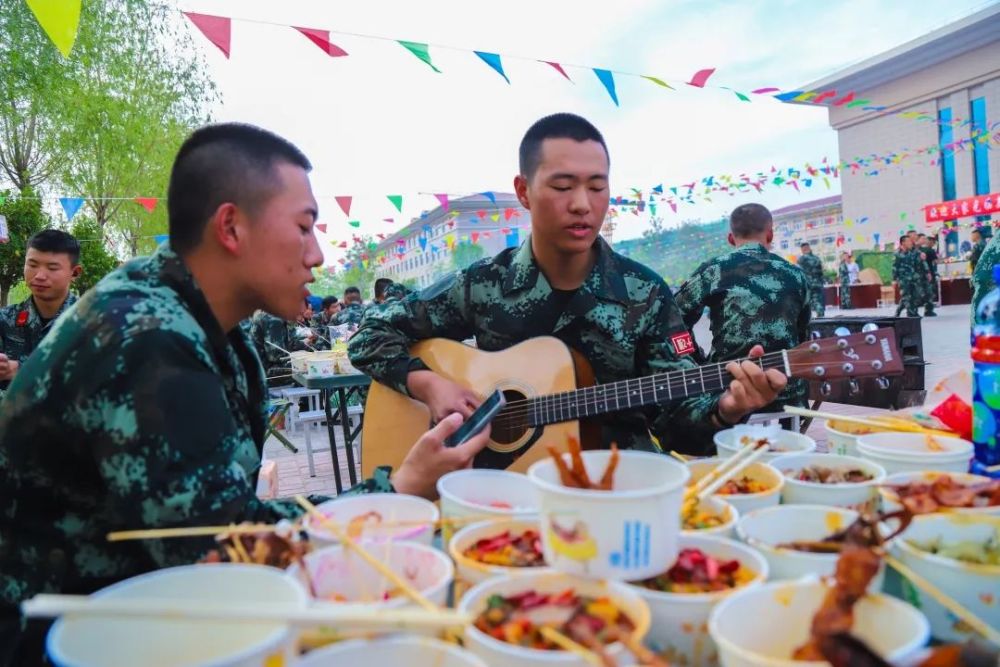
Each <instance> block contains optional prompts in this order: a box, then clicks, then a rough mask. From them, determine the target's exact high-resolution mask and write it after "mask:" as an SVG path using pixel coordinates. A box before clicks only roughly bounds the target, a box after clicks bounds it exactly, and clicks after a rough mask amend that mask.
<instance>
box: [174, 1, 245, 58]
mask: <svg viewBox="0 0 1000 667" xmlns="http://www.w3.org/2000/svg"><path fill="white" fill-rule="evenodd" d="M184 16H186V17H188V18H189V19H191V23H193V24H194V25H195V27H196V28H198V30H201V34H203V35H205V37H207V38H208V41H210V42H212V44H215V45H216V46H217V47H219V50H220V51H222V53H223V54H225V56H226V58H228V57H229V40H230V36H231V35H232V27H233V22H232V19H230V18H228V17H225V16H212V15H210V14H196V13H194V12H184Z"/></svg>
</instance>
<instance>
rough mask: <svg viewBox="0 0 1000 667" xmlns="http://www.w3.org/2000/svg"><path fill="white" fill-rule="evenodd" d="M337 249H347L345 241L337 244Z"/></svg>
mask: <svg viewBox="0 0 1000 667" xmlns="http://www.w3.org/2000/svg"><path fill="white" fill-rule="evenodd" d="M337 247H338V248H346V247H347V241H341V242H340V243H339V244H337Z"/></svg>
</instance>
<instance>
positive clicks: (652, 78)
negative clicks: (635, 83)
mask: <svg viewBox="0 0 1000 667" xmlns="http://www.w3.org/2000/svg"><path fill="white" fill-rule="evenodd" d="M642 78H643V79H646V80H647V81H652V82H653V83H655V84H656V85H657V86H663V87H664V88H669V89H670V90H676V88H674V87H673V86H671V85H670V84H669V83H667V82H666V81H664V80H662V79H657V78H656V77H655V76H646V75H645V74H643V75H642Z"/></svg>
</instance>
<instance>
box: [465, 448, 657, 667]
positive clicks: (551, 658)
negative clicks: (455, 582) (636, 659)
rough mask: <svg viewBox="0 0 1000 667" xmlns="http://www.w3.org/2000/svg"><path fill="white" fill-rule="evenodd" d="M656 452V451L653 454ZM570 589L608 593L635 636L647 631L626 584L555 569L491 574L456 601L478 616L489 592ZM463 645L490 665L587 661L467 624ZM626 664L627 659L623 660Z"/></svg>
mask: <svg viewBox="0 0 1000 667" xmlns="http://www.w3.org/2000/svg"><path fill="white" fill-rule="evenodd" d="M657 456H659V455H657ZM565 590H573V591H575V592H576V593H578V594H581V595H591V596H594V597H609V598H611V600H612V601H614V603H615V604H616V605H617V606H618V608H619V609H621V610H622V611H624V612H625V614H626V615H628V617H629V618H630V619H632V622H633V623H635V628H636V629H635V633H634V635H635V637H636V638H637V639H639V640H641V639H642V638H643V637H645V636H646V633H647V632H649V607H648V606H647V605H646V603H645V601H644V600H643V599H642V598H641V597H640V596H639V594H638V593H637V592H636V591H635V589H634V588H633V587H631V586H628V585H627V584H623V583H619V582H614V581H594V580H591V579H581V578H579V577H573V576H570V575H567V574H560V573H558V572H544V573H537V574H532V575H527V576H524V577H517V578H513V579H511V578H506V577H494V578H492V579H488V580H486V581H484V582H483V583H481V584H478V585H476V586H474V587H473V588H472V589H471V590H469V592H468V593H466V594H465V595H464V596H463V597H462V600H461V601H460V602H459V604H458V610H459V611H461V612H465V613H468V614H472V616H473V617H476V616H479V614H480V613H482V611H483V609H485V608H486V601H487V600H488V599H489V597H490V596H491V595H494V594H497V595H505V596H506V595H516V594H518V593H523V592H524V591H536V592H539V593H561V592H562V591H565ZM465 646H466V648H468V650H470V651H472V652H473V653H474V654H476V655H477V656H479V657H480V658H482V659H483V661H485V662H486V664H488V665H489V666H490V667H536V666H539V665H541V666H549V667H552V666H555V665H558V666H559V667H589V665H588V663H587V662H585V661H584V660H583V659H582V658H580V657H579V656H577V655H576V654H575V653H569V652H568V651H542V650H539V649H532V648H525V647H522V646H515V645H513V644H508V643H506V642H502V641H500V640H498V639H494V638H493V637H490V636H489V635H487V634H486V633H484V632H481V631H480V630H478V629H476V627H475V626H474V625H470V626H469V627H468V628H466V630H465ZM607 651H608V654H609V655H611V657H613V658H617V659H619V660H621V659H622V658H624V657H625V656H627V655H628V653H627V652H626V651H625V647H623V646H622V645H621V644H618V643H615V644H611V645H610V646H609V647H608V649H607ZM625 664H628V663H625Z"/></svg>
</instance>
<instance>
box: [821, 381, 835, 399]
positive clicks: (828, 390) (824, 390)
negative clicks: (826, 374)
mask: <svg viewBox="0 0 1000 667" xmlns="http://www.w3.org/2000/svg"><path fill="white" fill-rule="evenodd" d="M819 393H820V395H822V396H829V395H830V394H832V393H833V387H831V386H830V383H829V382H824V383H823V384H821V385H820V386H819Z"/></svg>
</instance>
